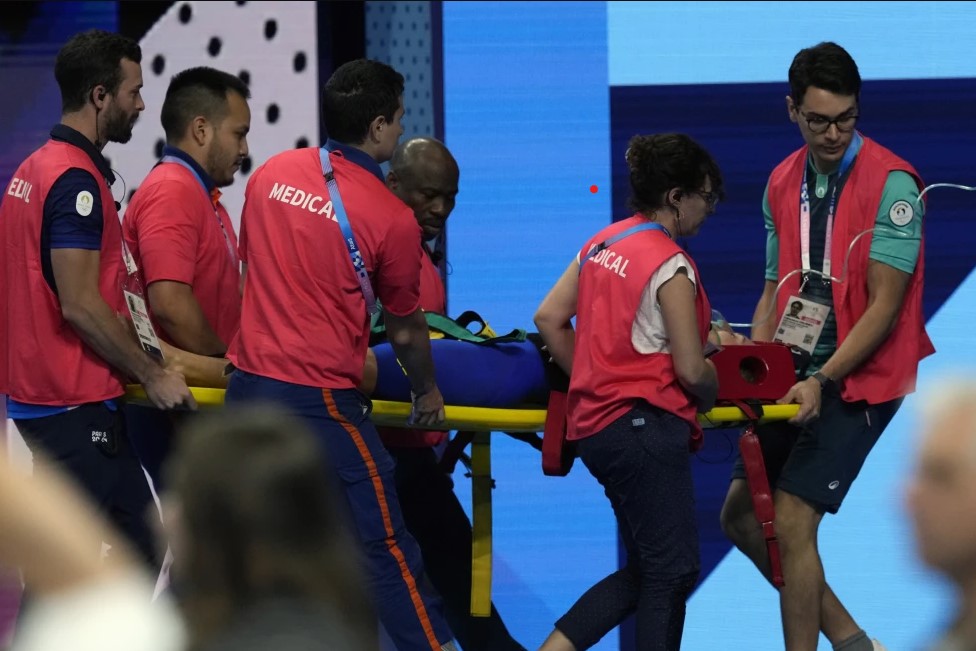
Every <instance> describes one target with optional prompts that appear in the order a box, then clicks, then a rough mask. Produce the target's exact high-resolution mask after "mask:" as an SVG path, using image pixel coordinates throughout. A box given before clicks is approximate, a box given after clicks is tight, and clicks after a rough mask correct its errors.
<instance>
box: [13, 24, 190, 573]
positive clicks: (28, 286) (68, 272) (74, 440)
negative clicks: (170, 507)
mask: <svg viewBox="0 0 976 651" xmlns="http://www.w3.org/2000/svg"><path fill="white" fill-rule="evenodd" d="M141 58H142V53H141V51H140V49H139V45H138V44H137V43H136V42H134V41H132V40H131V39H128V38H125V37H122V36H119V35H117V34H112V33H108V32H104V31H101V30H91V31H88V32H84V33H81V34H78V35H76V36H74V37H73V38H72V39H71V40H69V41H68V43H66V44H65V45H64V47H62V48H61V51H60V52H59V53H58V56H57V60H56V63H55V68H54V75H55V77H56V79H57V81H58V86H59V87H60V90H61V102H62V110H61V122H60V124H58V125H56V126H55V127H54V128H53V129H52V130H51V139H50V140H49V141H48V142H47V143H46V144H44V145H43V146H42V147H41V148H39V149H38V150H37V151H35V152H34V153H33V154H31V155H30V156H29V157H28V158H27V160H25V161H24V162H23V163H21V165H20V167H18V168H17V171H16V172H15V173H14V177H13V179H12V180H10V181H9V182H8V184H7V186H6V189H5V190H4V194H3V202H2V204H0V250H2V251H3V254H2V256H0V305H3V306H4V307H5V308H6V309H4V310H3V314H2V316H0V393H3V394H5V395H6V396H7V413H8V414H9V416H10V417H11V418H13V419H14V421H15V422H16V424H17V428H18V429H19V430H20V433H21V434H22V435H23V437H24V439H25V441H26V442H27V445H28V446H29V447H30V448H31V449H32V450H34V451H42V452H43V455H42V456H43V458H45V459H49V460H51V461H52V462H53V463H54V464H56V465H58V466H60V467H61V468H62V470H64V471H65V472H67V474H69V475H70V476H71V477H72V478H73V479H74V480H75V482H77V483H78V484H79V485H80V486H81V487H82V488H83V490H84V491H85V492H86V493H87V494H88V497H89V498H90V499H91V500H92V501H93V502H94V503H95V504H96V505H97V506H98V507H99V508H100V509H101V510H102V511H103V512H105V513H106V514H108V516H109V517H110V519H111V520H112V522H113V523H114V524H115V525H116V526H117V527H118V528H119V530H121V531H122V532H123V533H124V534H125V535H126V536H127V537H128V538H129V539H130V540H131V543H132V545H133V547H135V548H136V549H137V550H139V552H140V553H141V554H142V555H143V556H144V557H145V559H146V561H148V562H149V563H151V564H152V565H153V566H154V567H158V563H157V560H158V559H157V554H156V550H155V546H154V544H153V539H152V534H151V531H150V529H149V527H148V525H147V522H146V520H145V514H146V510H147V508H148V507H149V506H150V505H151V503H152V495H151V493H150V491H149V486H148V483H147V482H146V478H145V475H144V474H143V472H142V468H141V467H140V465H139V460H138V459H137V458H136V455H135V452H134V451H133V449H132V445H131V443H130V440H129V436H128V433H127V431H126V427H125V420H124V418H123V416H122V412H121V404H119V399H120V398H121V397H122V395H123V393H124V386H125V384H126V382H127V381H129V380H130V379H132V380H135V381H138V382H140V383H141V384H142V385H143V386H144V387H145V389H146V393H147V394H148V396H149V399H150V400H151V401H152V403H153V404H155V405H156V406H157V407H159V408H162V409H172V408H175V407H182V406H186V407H190V408H194V407H195V406H196V405H195V403H194V401H193V397H192V395H191V394H190V391H189V389H188V388H187V386H186V383H185V381H184V379H183V376H182V375H180V374H179V373H175V372H173V371H169V370H166V369H164V368H163V367H162V366H161V365H160V364H159V363H158V361H157V360H156V359H154V358H153V357H151V356H150V355H149V354H147V353H146V352H144V351H143V350H142V349H141V348H140V347H139V345H138V344H137V343H136V342H135V341H134V339H133V338H132V337H131V336H130V334H129V332H128V329H127V326H126V325H125V324H124V322H123V321H122V320H121V319H120V318H119V313H120V312H122V311H123V310H126V309H127V308H126V304H125V301H123V296H122V292H121V286H122V284H123V281H124V280H125V279H126V267H127V265H126V259H125V256H124V255H123V251H124V247H123V246H122V230H121V226H120V224H119V219H118V212H117V210H118V207H117V206H118V204H116V202H115V200H114V198H113V196H112V190H111V187H110V186H111V184H112V183H113V182H114V180H115V177H114V174H113V173H112V170H111V168H110V167H109V165H108V162H107V161H106V160H105V158H103V157H102V154H101V150H102V148H103V147H104V146H105V145H106V144H107V143H108V142H123V143H124V142H127V141H128V140H129V138H130V137H131V135H132V126H133V124H134V123H135V121H136V118H137V116H138V115H139V112H140V111H142V110H143V109H144V108H145V104H143V101H142V97H141V95H140V88H141V87H142V71H141V68H140V65H139V62H140V59H141ZM99 551H100V550H99V549H92V554H98V553H99Z"/></svg>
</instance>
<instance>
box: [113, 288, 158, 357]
mask: <svg viewBox="0 0 976 651" xmlns="http://www.w3.org/2000/svg"><path fill="white" fill-rule="evenodd" d="M122 293H123V294H124V295H125V305H126V307H127V308H128V309H129V316H130V317H132V324H133V325H134V326H135V328H136V335H138V336H139V343H140V344H141V345H142V349H143V350H144V351H146V352H147V353H149V354H150V355H153V356H154V357H157V358H159V359H162V358H163V349H162V347H161V346H160V345H159V339H158V338H157V337H156V331H155V330H153V326H152V321H150V320H149V309H148V308H147V307H146V301H145V300H144V299H143V298H142V296H140V295H139V294H137V293H135V292H130V291H129V290H128V289H123V290H122Z"/></svg>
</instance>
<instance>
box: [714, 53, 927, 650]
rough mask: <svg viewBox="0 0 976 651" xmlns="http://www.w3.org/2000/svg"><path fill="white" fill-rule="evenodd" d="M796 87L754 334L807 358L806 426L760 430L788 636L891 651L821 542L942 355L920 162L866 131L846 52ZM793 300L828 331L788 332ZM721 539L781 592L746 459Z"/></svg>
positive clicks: (806, 59)
mask: <svg viewBox="0 0 976 651" xmlns="http://www.w3.org/2000/svg"><path fill="white" fill-rule="evenodd" d="M789 81H790V95H789V96H788V97H787V98H786V106H787V111H788V114H789V117H790V121H792V122H795V123H796V124H797V126H798V127H799V129H800V135H802V136H803V139H804V141H805V145H804V146H803V147H802V148H800V149H799V150H797V151H795V152H794V153H792V154H791V155H790V156H788V157H787V158H786V159H785V160H784V161H783V162H782V163H780V164H779V165H778V166H777V167H776V168H775V169H774V170H773V172H772V174H771V175H770V177H769V182H768V185H767V187H766V193H765V196H764V198H763V213H764V215H765V220H766V230H767V245H766V284H765V288H764V290H763V293H762V297H761V298H760V300H759V304H758V305H757V307H756V312H755V315H754V317H753V331H752V337H753V338H754V339H756V340H759V341H769V340H781V341H790V342H800V343H799V344H798V346H799V347H800V348H803V349H805V350H806V352H808V353H809V354H810V360H811V361H810V364H809V365H808V366H807V368H805V369H801V370H800V372H799V373H798V375H799V377H798V380H799V381H798V382H797V383H796V384H795V385H794V386H793V387H792V388H791V389H790V391H789V392H788V393H787V394H786V395H785V396H784V397H783V398H782V399H781V401H780V402H783V403H798V404H799V405H800V410H799V413H798V414H797V415H796V417H794V418H793V419H792V420H790V421H789V422H788V423H782V424H777V425H771V426H766V427H763V428H760V433H759V435H760V441H761V443H762V450H763V455H764V458H765V461H766V470H767V473H768V475H769V480H770V485H771V486H772V487H773V488H774V491H775V494H774V502H775V507H776V534H777V536H778V538H779V541H780V549H781V551H782V563H783V568H782V569H783V577H784V580H785V585H784V586H783V587H782V588H781V589H780V608H781V611H782V621H783V629H784V637H785V641H786V649H787V651H814V650H815V649H816V648H817V643H818V637H819V633H820V631H823V633H824V635H826V636H827V638H828V639H829V640H830V641H831V643H832V644H833V645H834V649H837V650H843V651H871V650H872V649H883V647H882V646H881V645H880V643H878V642H877V641H876V640H871V639H869V638H868V636H867V635H866V634H865V632H864V631H863V630H862V629H861V628H860V627H859V626H858V625H857V623H856V622H855V621H854V619H853V618H852V617H851V615H850V614H849V613H848V612H847V610H846V609H845V608H844V606H843V604H841V602H840V600H839V599H838V597H837V595H835V594H834V592H833V591H832V590H831V589H830V586H829V585H827V583H826V580H825V578H824V568H823V566H822V563H821V560H820V556H819V553H818V551H817V550H818V547H817V531H818V528H819V526H820V522H821V520H822V518H823V515H824V513H836V512H837V510H838V509H839V508H840V505H841V502H842V501H843V499H844V496H845V495H846V494H847V492H848V490H849V489H850V487H851V483H852V482H853V481H854V478H855V477H856V476H857V474H858V472H859V471H860V469H861V467H862V465H863V464H864V461H865V459H866V458H867V455H868V453H869V452H870V451H871V448H872V447H873V446H874V444H875V442H876V441H877V440H878V438H879V437H880V435H881V432H882V431H883V430H884V428H885V426H886V425H887V424H888V422H889V421H890V420H891V418H892V417H893V416H894V414H895V412H896V411H897V410H898V407H899V406H900V404H901V401H902V398H903V397H904V396H905V395H906V394H907V393H910V392H912V391H913V390H914V388H915V377H916V372H917V368H918V363H919V361H920V360H921V359H922V358H924V357H926V356H927V355H930V354H931V353H932V352H934V349H933V347H932V344H931V342H930V341H929V338H928V336H927V335H926V333H925V327H924V320H923V315H922V281H923V274H924V257H923V253H922V251H923V248H922V246H921V244H922V214H923V205H922V204H921V202H919V201H918V198H919V192H920V190H921V188H922V187H923V184H922V181H921V179H920V178H919V176H918V173H917V172H916V171H915V169H914V168H913V167H912V166H911V165H910V164H909V163H907V162H906V161H904V160H902V159H901V158H899V157H898V156H896V155H895V154H894V153H892V152H891V151H889V150H888V149H886V148H884V147H882V146H881V145H879V144H878V143H876V142H874V141H872V140H870V139H869V138H867V137H864V136H862V135H861V134H860V133H858V132H857V131H856V130H855V125H856V123H857V119H858V116H859V111H860V107H859V104H858V100H859V93H860V90H861V77H860V74H859V72H858V69H857V64H856V63H855V62H854V60H853V59H852V58H851V56H850V55H849V54H848V53H847V52H846V51H845V50H844V49H843V48H842V47H840V46H839V45H837V44H835V43H821V44H819V45H816V46H814V47H811V48H807V49H804V50H801V51H800V52H799V53H798V54H797V55H796V57H795V58H794V59H793V64H792V65H791V66H790V72H789ZM784 280H785V282H784V283H783V287H782V288H781V289H780V291H778V292H777V289H776V288H777V286H778V284H779V283H780V282H783V281H784ZM795 302H801V303H802V304H803V309H804V310H806V309H807V307H808V306H809V307H810V308H811V309H816V310H819V311H821V313H823V312H824V311H826V310H829V312H827V318H826V319H825V320H824V321H823V324H822V326H820V327H819V328H809V329H806V330H804V331H802V332H799V331H798V330H797V329H799V328H804V327H807V326H804V325H803V324H799V323H798V322H797V320H795V319H784V318H783V317H784V316H785V315H788V310H789V306H790V305H792V304H793V303H795ZM791 330H795V331H791ZM791 335H792V336H791ZM722 527H723V529H724V530H725V532H726V534H727V535H728V536H729V538H731V539H732V541H733V542H734V543H735V545H736V546H737V547H738V548H739V549H740V550H742V552H743V553H745V554H746V555H747V556H748V557H749V558H750V559H751V560H752V561H753V562H754V563H755V564H756V566H757V567H758V568H759V570H760V571H761V572H762V573H763V574H764V575H765V576H766V577H767V579H769V577H770V563H769V559H768V556H767V552H766V546H765V541H764V539H763V535H762V532H761V530H760V528H759V526H758V524H757V523H756V520H755V518H754V515H753V512H752V502H751V498H750V493H749V487H748V485H747V484H746V481H745V472H744V470H743V467H742V463H741V460H740V461H739V462H738V463H737V465H736V468H735V470H734V472H733V479H732V483H731V486H730V488H729V492H728V495H727V497H726V501H725V505H724V507H723V509H722Z"/></svg>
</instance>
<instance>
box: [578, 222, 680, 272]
mask: <svg viewBox="0 0 976 651" xmlns="http://www.w3.org/2000/svg"><path fill="white" fill-rule="evenodd" d="M641 231H664V233H665V234H667V236H668V237H669V238H670V237H671V233H670V232H668V229H666V228H665V227H664V226H661V225H660V224H658V223H657V222H647V223H644V224H637V225H636V226H631V227H630V228H628V229H627V230H625V231H621V232H620V233H617V234H616V235H614V236H613V237H611V238H609V239H606V240H604V241H602V242H600V243H599V244H597V245H596V246H594V247H593V248H592V249H590V251H589V253H587V254H586V256H585V257H584V258H583V259H582V260H580V271H581V272H582V271H583V265H584V264H585V263H586V261H587V260H589V259H590V258H592V257H593V256H595V255H596V254H597V253H599V252H600V251H604V250H606V249H608V248H609V247H610V245H611V244H614V243H616V242H619V241H620V240H622V239H624V238H625V237H630V236H631V235H633V234H634V233H639V232H641Z"/></svg>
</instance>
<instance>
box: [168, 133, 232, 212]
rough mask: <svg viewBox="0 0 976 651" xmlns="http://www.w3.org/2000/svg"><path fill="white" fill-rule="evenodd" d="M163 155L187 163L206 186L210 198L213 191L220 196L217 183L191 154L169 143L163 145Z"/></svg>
mask: <svg viewBox="0 0 976 651" xmlns="http://www.w3.org/2000/svg"><path fill="white" fill-rule="evenodd" d="M163 156H172V157H173V158H179V159H180V160H181V161H183V162H184V163H186V164H187V165H189V166H190V167H191V168H193V171H194V172H196V173H197V176H199V177H200V180H201V181H203V184H204V185H205V186H206V187H207V192H209V193H210V196H211V198H212V197H213V196H214V193H216V194H217V196H218V197H219V196H220V190H218V189H217V184H216V183H215V182H214V180H213V179H212V178H210V175H209V174H207V173H206V172H205V171H204V169H203V168H202V167H200V163H198V162H196V161H195V160H193V156H190V155H189V154H188V153H186V152H185V151H183V150H182V149H180V148H179V147H171V146H170V145H166V146H165V147H163ZM214 202H216V199H214Z"/></svg>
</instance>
